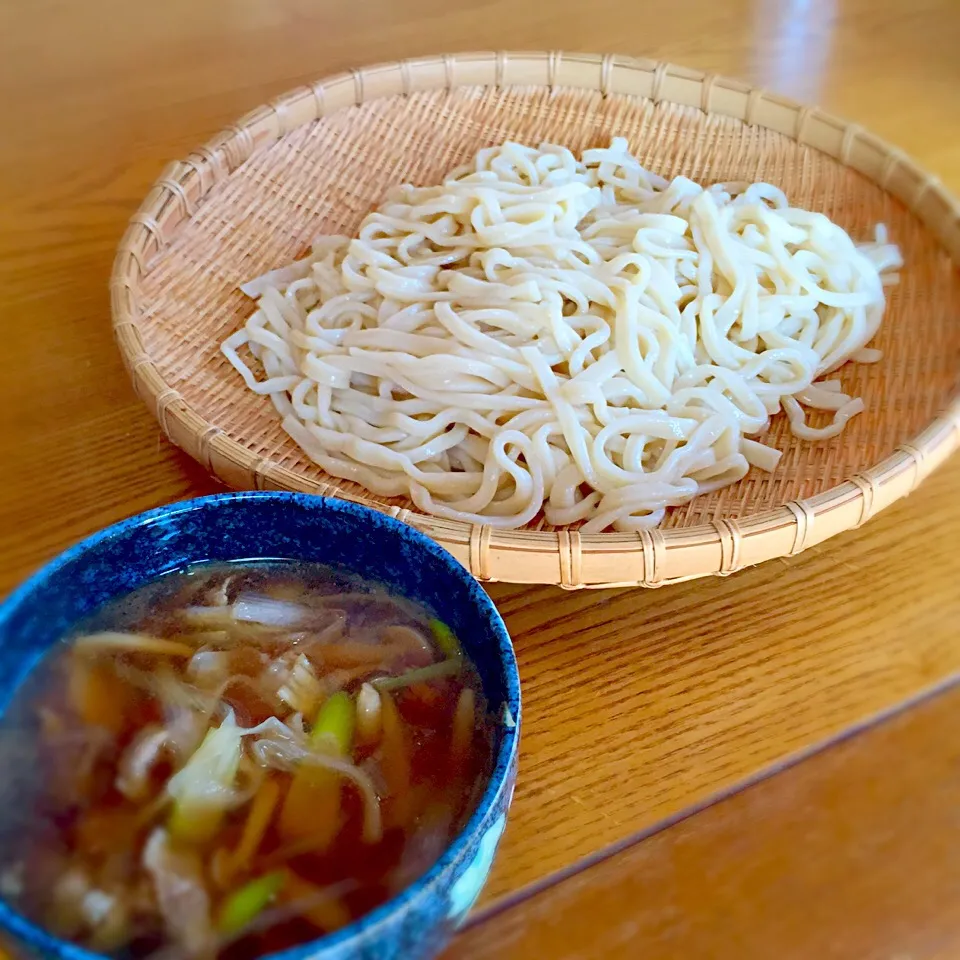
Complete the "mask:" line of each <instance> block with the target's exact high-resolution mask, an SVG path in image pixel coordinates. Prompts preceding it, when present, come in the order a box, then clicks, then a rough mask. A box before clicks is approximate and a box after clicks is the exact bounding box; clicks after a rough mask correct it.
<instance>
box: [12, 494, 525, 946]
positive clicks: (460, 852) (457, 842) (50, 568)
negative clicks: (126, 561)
mask: <svg viewBox="0 0 960 960" xmlns="http://www.w3.org/2000/svg"><path fill="white" fill-rule="evenodd" d="M261 501H267V502H273V503H277V504H278V505H282V504H284V503H297V504H299V505H301V506H303V507H305V508H306V509H307V510H321V511H324V512H325V511H332V512H333V514H334V515H338V514H339V515H343V514H350V515H353V516H356V517H359V518H361V519H362V521H363V522H364V523H370V524H372V525H374V526H375V527H379V528H380V529H383V530H388V531H390V532H391V535H394V536H399V537H400V538H401V539H406V540H408V541H409V542H412V543H413V544H415V546H416V548H417V549H419V550H424V551H426V552H427V553H429V554H430V555H432V556H433V557H434V558H435V559H436V560H437V561H439V562H440V563H442V564H443V565H444V566H446V567H447V569H448V570H449V571H450V572H451V574H452V575H453V576H454V577H455V578H456V579H457V580H459V581H460V583H461V584H462V585H463V587H464V588H465V590H466V598H467V601H468V602H469V603H470V604H472V605H474V606H475V607H476V608H478V611H479V613H480V615H481V616H482V617H483V619H485V620H487V621H488V623H489V624H490V627H491V629H492V631H493V633H494V635H495V637H496V639H497V654H498V655H497V659H498V662H499V664H500V668H501V670H502V673H503V680H504V694H505V695H504V708H505V709H506V710H509V712H510V719H512V721H513V725H512V726H511V725H509V724H506V723H504V724H502V725H501V727H500V731H501V739H500V745H499V747H498V749H497V751H496V754H495V755H494V761H493V769H492V770H491V773H490V777H489V780H488V782H487V785H486V787H485V788H484V791H483V793H482V794H481V796H480V799H479V800H478V802H477V807H476V809H475V810H474V811H473V813H472V814H471V815H470V817H469V819H468V820H467V822H466V823H465V824H464V825H463V827H462V828H461V830H460V831H459V833H457V835H456V836H455V837H454V838H453V840H452V842H451V843H450V844H449V846H447V847H446V849H445V850H444V852H443V853H442V854H441V855H440V857H439V858H438V859H437V861H436V862H435V863H434V864H433V865H432V866H431V867H430V868H429V870H427V871H426V872H425V873H424V874H423V875H422V876H421V877H419V878H417V879H416V880H415V881H414V882H413V883H411V884H410V885H409V886H407V887H405V888H404V889H403V890H402V891H400V893H398V894H397V895H396V896H394V897H391V898H390V899H389V900H387V901H385V902H384V903H382V904H381V905H380V906H378V907H376V908H374V909H373V910H371V911H370V912H369V913H366V914H363V915H362V916H361V917H359V918H358V919H356V920H354V921H353V922H352V923H350V924H348V925H347V926H345V927H343V928H342V929H340V930H337V931H335V932H334V933H331V934H328V935H326V936H323V937H318V938H316V939H314V940H309V941H305V942H304V943H300V944H297V945H295V946H292V947H288V948H287V949H285V950H282V951H277V952H275V953H271V954H264V955H263V956H264V957H267V956H269V957H270V958H272V960H301V958H303V957H305V956H308V955H309V956H310V957H311V958H313V957H316V958H317V960H321V958H322V957H324V956H325V955H326V954H327V953H328V952H331V951H336V950H338V949H341V948H343V947H345V946H349V945H351V944H353V943H357V944H360V943H362V942H363V941H365V940H368V939H369V938H371V937H374V936H376V934H377V928H378V927H380V926H381V925H383V924H385V923H387V922H389V921H390V920H391V919H392V918H394V917H395V916H397V915H398V914H400V913H402V912H404V911H406V910H407V909H409V908H410V907H411V906H412V905H413V904H414V903H415V902H416V901H418V900H420V899H421V898H425V897H430V896H431V895H433V894H434V892H435V891H434V887H436V886H438V885H439V884H440V883H442V881H443V879H444V876H445V874H446V873H447V871H448V870H450V869H451V868H453V867H455V866H457V865H458V864H459V863H460V862H461V861H462V860H463V859H464V857H465V856H466V854H467V852H468V848H469V847H470V845H471V843H472V842H473V840H474V839H475V838H476V837H477V836H479V835H480V830H481V828H482V827H485V826H486V825H487V824H486V821H487V820H488V819H489V818H490V815H491V814H492V813H493V812H494V811H495V810H497V809H498V807H499V806H500V801H501V798H502V796H503V794H504V792H505V791H510V793H509V795H508V796H507V800H506V808H509V805H510V802H511V800H512V787H513V778H514V773H515V770H516V763H517V756H518V748H519V739H520V726H521V714H522V707H521V690H520V673H519V668H518V666H517V660H516V655H515V653H514V649H513V643H512V641H511V639H510V635H509V633H508V632H507V628H506V625H505V624H504V622H503V618H502V617H501V616H500V612H499V611H498V610H497V607H496V605H495V604H494V602H493V601H492V600H491V599H490V597H489V596H488V595H487V593H486V591H485V590H484V589H483V588H482V586H481V585H480V583H479V582H478V581H477V580H476V578H475V577H473V576H472V575H471V574H470V572H469V571H468V570H467V569H466V568H465V567H464V566H463V564H461V563H460V562H459V561H458V560H457V559H456V557H454V556H453V555H452V554H450V552H449V551H447V550H445V549H444V548H443V547H442V546H440V544H438V543H437V542H436V541H434V540H431V539H430V537H428V536H426V535H425V534H423V533H421V532H420V531H419V530H416V529H415V528H414V527H411V526H410V525H409V524H405V523H402V522H400V521H399V520H395V519H393V518H392V517H388V516H386V515H385V514H383V513H380V512H378V511H376V510H371V509H370V508H368V507H366V506H364V505H361V504H358V503H354V502H351V501H347V500H342V499H338V498H334V497H318V496H315V495H312V494H305V493H297V492H293V491H285V490H243V491H227V492H223V493H215V494H210V495H208V496H203V497H195V498H192V499H189V500H179V501H175V502H173V503H169V504H166V505H163V506H160V507H155V508H153V509H150V510H146V511H144V512H142V513H138V514H135V515H133V516H131V517H127V518H125V519H122V520H119V521H118V522H116V523H113V524H111V525H110V526H107V527H104V528H102V529H101V530H98V531H97V532H95V533H93V534H91V535H90V536H88V537H85V538H84V539H82V540H80V541H79V542H78V543H76V544H74V545H73V546H71V547H68V548H67V549H66V550H64V551H62V552H61V553H59V554H58V555H57V556H55V557H54V558H53V559H51V560H50V561H48V562H47V563H46V564H44V565H43V566H42V567H40V569H39V570H37V571H36V572H35V573H33V574H32V575H31V576H30V577H28V578H27V579H26V580H25V581H24V582H23V583H22V584H20V586H19V587H17V588H15V589H14V590H13V592H12V593H10V594H9V595H8V596H7V597H6V598H5V599H4V600H3V601H2V602H0V642H2V636H3V632H4V629H5V627H6V625H7V624H8V623H9V622H10V620H11V619H12V617H13V616H14V614H15V613H16V612H17V611H18V610H20V609H21V608H22V607H23V606H24V605H25V604H26V603H28V602H29V600H30V597H31V596H32V594H33V593H34V591H36V589H37V588H38V587H40V586H42V585H43V584H44V583H45V582H46V581H47V580H49V578H50V577H51V576H53V575H54V574H56V573H57V572H59V571H60V570H62V569H63V568H64V567H66V566H67V565H68V564H70V563H73V562H74V561H76V560H78V559H80V558H82V556H83V555H84V554H85V553H87V552H88V551H89V550H90V549H91V548H93V547H95V546H98V545H99V544H102V543H104V542H106V541H109V540H110V539H112V538H114V537H116V536H118V535H119V534H122V533H125V532H128V531H132V530H136V529H137V528H141V527H145V526H148V525H150V524H152V523H155V522H157V521H159V520H166V519H169V518H170V517H175V516H181V515H183V514H189V513H192V512H203V511H205V510H209V509H213V510H218V509H228V510H229V509H231V507H232V506H233V505H235V504H239V505H241V506H242V505H243V504H245V503H249V502H261ZM321 516H322V513H321ZM328 516H329V514H328ZM293 559H296V558H293ZM37 662H38V661H37V659H34V660H31V661H30V662H29V664H28V665H27V666H26V667H25V668H24V670H22V671H20V672H19V674H18V675H17V676H16V677H15V678H14V680H13V682H12V683H11V685H10V692H11V693H12V692H14V691H16V690H17V689H19V687H20V685H21V684H22V683H23V681H24V679H25V677H26V676H27V675H28V674H29V673H30V672H31V671H32V670H33V669H34V667H35V666H36V664H37ZM8 701H9V697H4V698H3V703H2V704H0V714H2V712H3V711H4V710H5V709H6V707H7V705H8ZM0 929H2V930H7V931H9V932H10V933H12V934H13V935H14V936H15V937H17V938H18V939H19V940H20V941H21V942H22V943H24V944H26V945H28V946H30V947H34V948H36V949H38V950H41V951H43V952H44V953H45V954H46V955H48V956H54V957H57V958H58V960H109V958H108V957H107V955H106V954H100V953H96V952H95V951H92V950H87V949H86V948H84V947H81V946H79V945H77V944H75V943H72V942H71V941H68V940H63V939H61V938H59V937H57V936H55V935H53V934H52V933H49V932H47V930H45V929H44V928H43V927H42V926H40V925H39V924H36V923H34V922H32V921H31V920H28V919H27V918H26V917H24V916H23V915H22V914H21V913H19V912H18V911H16V910H15V909H14V908H13V907H12V906H11V905H10V904H9V903H8V902H7V900H6V899H5V898H4V897H2V896H0Z"/></svg>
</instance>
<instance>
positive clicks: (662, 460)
mask: <svg viewBox="0 0 960 960" xmlns="http://www.w3.org/2000/svg"><path fill="white" fill-rule="evenodd" d="M900 264H901V260H900V255H899V252H898V250H897V248H896V247H895V246H893V245H892V244H890V243H888V242H887V236H886V230H885V228H884V227H883V225H878V226H877V227H876V230H875V237H874V239H873V240H872V241H870V242H867V243H861V244H857V243H854V241H853V240H852V239H851V238H850V236H849V235H848V234H847V233H846V232H845V231H844V230H843V229H842V228H841V227H839V226H837V225H836V224H835V223H833V222H832V221H831V220H829V219H828V218H827V217H826V216H824V215H823V214H820V213H812V212H809V211H806V210H801V209H797V208H795V207H791V206H790V205H789V203H788V202H787V198H786V196H785V195H784V194H783V192H782V191H781V190H779V189H778V188H777V187H775V186H772V185H770V184H767V183H754V184H746V183H722V184H714V185H713V186H709V187H703V186H700V185H698V184H696V183H694V182H693V181H691V180H688V179H687V178H686V177H676V178H675V179H673V180H672V181H669V182H668V181H667V180H664V179H663V178H662V177H659V176H657V175H656V174H654V173H650V172H649V171H647V170H645V169H644V168H643V167H642V166H641V165H640V163H639V162H638V160H637V159H636V158H635V157H633V156H632V155H631V154H630V153H629V152H628V150H627V143H626V141H625V140H623V139H620V138H617V139H615V140H613V142H612V143H611V145H610V146H609V147H607V148H603V149H591V150H586V151H584V153H583V155H582V158H581V159H580V160H577V158H576V157H575V156H574V155H573V154H572V153H571V152H570V151H569V150H567V149H565V148H563V147H559V146H553V145H550V144H542V145H541V146H540V148H539V149H533V148H530V147H526V146H521V145H519V144H516V143H506V144H504V145H503V146H499V147H493V148H489V149H485V150H481V151H480V152H479V153H478V154H477V156H476V158H475V159H474V161H473V163H471V164H469V165H468V166H465V167H461V168H459V169H457V170H455V171H453V172H452V173H451V174H450V175H449V176H448V177H447V178H446V179H445V180H444V182H443V183H442V184H441V185H439V186H433V187H414V186H411V185H409V184H405V185H403V186H400V187H397V188H396V189H394V190H393V191H392V192H391V193H390V194H389V195H388V198H387V199H386V201H385V202H384V203H383V204H382V205H381V206H380V207H379V208H377V209H376V210H375V211H374V212H372V213H370V214H369V215H368V216H367V217H366V218H365V219H364V221H363V223H362V224H361V225H360V229H359V232H358V234H357V236H356V238H353V239H349V238H346V237H320V238H319V239H318V240H317V241H316V242H315V243H314V245H313V248H312V251H311V253H310V255H309V256H307V257H306V258H305V259H303V260H300V261H297V262H296V263H294V264H292V265H291V266H290V267H287V268H284V269H281V270H277V271H274V272H272V273H269V274H267V275H266V276H264V277H261V278H260V279H258V280H256V281H253V282H251V283H249V284H246V285H245V286H244V287H243V288H242V289H243V290H244V292H246V293H247V294H248V295H250V296H251V297H257V298H259V302H258V307H257V310H256V311H255V312H254V313H253V315H252V316H251V317H250V318H249V319H248V320H247V322H246V324H245V325H244V327H243V328H242V329H240V330H238V331H237V332H236V333H234V334H233V335H232V336H231V337H229V338H228V339H227V340H226V342H225V343H224V344H223V352H224V354H225V355H226V356H227V358H228V359H229V361H230V362H231V363H232V364H233V366H234V367H235V368H236V369H237V370H238V371H239V373H240V374H241V376H242V377H243V378H244V380H245V382H246V384H247V386H248V387H250V389H251V390H254V391H256V392H257V393H261V394H269V395H270V397H271V398H272V400H273V402H274V404H275V405H276V407H277V410H278V411H279V413H280V415H281V417H282V422H283V429H284V430H285V431H286V432H287V433H288V434H289V435H290V437H291V438H292V439H293V440H294V441H295V442H296V443H297V444H298V445H299V447H300V448H301V449H302V450H303V451H304V452H305V453H306V454H307V455H308V456H309V457H310V458H311V459H312V460H313V461H315V462H316V463H317V464H319V465H320V466H321V467H322V468H323V469H324V470H325V471H326V472H327V473H329V474H330V475H332V476H334V477H339V478H341V479H345V480H352V481H355V482H357V483H359V484H361V485H362V486H364V487H366V488H367V489H368V490H371V491H373V492H374V493H376V494H379V495H382V496H401V495H402V496H406V497H408V498H409V499H410V500H412V501H413V503H414V504H415V505H416V507H417V508H418V509H420V510H422V511H423V512H425V513H429V514H434V515H436V516H440V517H446V518H451V519H456V520H465V521H469V522H475V523H485V524H490V525H492V526H496V527H506V528H512V527H521V526H524V525H526V524H529V523H531V522H532V521H534V520H535V519H539V518H540V517H541V516H542V518H543V519H544V520H545V521H546V522H547V523H550V524H554V525H565V524H574V523H582V526H581V530H582V531H583V532H587V533H589V532H596V531H600V530H604V529H607V528H610V527H612V528H614V529H617V530H638V529H641V528H645V527H651V526H654V525H656V524H658V523H659V522H660V521H661V519H662V518H663V516H664V513H665V511H666V509H667V508H668V507H670V506H674V505H677V504H682V503H684V502H686V501H688V500H690V499H691V498H692V497H694V496H696V495H697V494H698V493H704V492H707V491H711V490H715V489H717V488H719V487H722V486H725V485H727V484H730V483H734V482H735V481H737V480H739V479H740V478H741V477H743V476H744V475H745V474H746V473H747V471H748V470H749V468H750V466H751V465H752V466H756V467H759V468H761V469H764V470H772V469H773V468H774V467H775V466H776V463H777V461H778V459H779V456H780V454H779V453H778V451H776V450H775V449H773V448H772V447H770V446H767V445H765V444H763V443H762V442H761V441H759V440H757V439H753V438H756V437H759V436H761V435H762V434H763V432H764V431H765V430H766V429H767V427H768V425H769V422H770V418H771V416H773V415H774V414H776V413H778V412H780V411H781V410H782V411H784V412H785V413H786V415H787V417H788V418H789V421H790V426H791V429H792V431H793V433H794V434H796V435H797V436H799V437H801V438H803V439H807V440H818V439H822V438H827V437H832V436H835V435H836V434H838V433H839V432H840V431H841V430H842V429H843V428H844V425H845V424H846V423H847V421H848V420H849V419H850V418H851V417H853V416H855V415H856V414H858V413H859V412H860V411H861V410H862V409H863V403H862V401H861V400H860V399H858V398H853V397H850V396H848V395H846V394H845V393H843V391H842V389H841V387H840V384H839V382H838V381H836V380H825V381H824V380H821V379H820V378H822V377H823V376H824V375H826V374H828V373H830V372H831V371H833V370H835V369H836V368H837V367H839V366H840V365H841V364H843V363H844V362H846V361H847V360H849V359H859V360H862V361H870V360H876V359H878V354H877V351H871V350H865V349H864V348H865V345H866V344H867V343H868V342H869V341H870V340H871V338H872V337H873V336H874V334H875V333H876V332H877V329H878V327H879V325H880V322H881V320H882V317H883V310H884V305H885V299H884V289H883V288H884V285H885V284H886V283H888V282H894V281H895V280H896V275H895V274H894V273H892V272H890V273H885V272H886V271H892V270H894V269H895V268H896V267H898V266H900ZM244 345H247V346H248V348H249V352H250V353H251V354H252V355H253V357H254V358H256V360H257V361H259V365H260V366H261V367H262V373H263V374H265V377H261V378H260V379H258V375H259V371H258V373H257V374H255V373H254V370H253V369H252V366H251V364H249V363H248V362H246V361H245V360H244V359H243V358H242V357H241V356H240V354H239V353H238V350H239V349H240V348H241V347H243V346H244ZM254 366H255V365H254ZM804 408H811V409H815V410H826V411H830V412H832V414H833V416H832V419H831V420H830V422H829V423H827V425H826V426H820V427H813V426H811V425H809V424H808V423H807V421H806V414H805V409H804Z"/></svg>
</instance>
